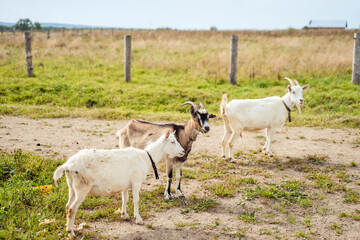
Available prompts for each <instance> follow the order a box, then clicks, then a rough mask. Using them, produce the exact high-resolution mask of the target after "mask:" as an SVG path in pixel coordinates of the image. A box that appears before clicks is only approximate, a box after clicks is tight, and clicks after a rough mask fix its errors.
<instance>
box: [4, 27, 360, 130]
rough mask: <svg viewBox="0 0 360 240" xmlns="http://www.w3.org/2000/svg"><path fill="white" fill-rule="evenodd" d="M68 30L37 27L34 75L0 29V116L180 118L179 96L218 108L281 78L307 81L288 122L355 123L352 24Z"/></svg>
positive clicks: (267, 92) (280, 89) (18, 42)
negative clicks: (334, 27) (127, 48)
mask: <svg viewBox="0 0 360 240" xmlns="http://www.w3.org/2000/svg"><path fill="white" fill-rule="evenodd" d="M71 34H72V33H71V32H70V31H69V32H67V33H66V37H64V38H63V37H62V35H61V34H60V33H57V35H55V34H53V35H54V36H53V37H52V38H50V39H47V38H46V37H45V35H44V34H41V33H36V34H35V36H34V39H33V46H32V49H33V62H34V73H35V77H33V78H27V77H26V72H25V61H24V37H23V36H20V35H18V36H17V37H16V39H15V40H14V39H13V38H12V37H11V36H10V35H2V36H0V40H1V44H0V66H1V67H0V76H1V79H0V81H1V85H0V104H1V105H0V107H1V110H0V113H1V114H5V115H23V116H29V117H33V118H42V117H80V116H81V117H87V118H99V119H130V118H146V119H152V120H174V121H185V119H186V118H187V116H188V114H187V112H188V109H187V108H186V107H181V104H182V103H183V102H185V101H188V100H192V101H194V102H200V101H201V102H203V104H205V106H206V108H207V109H208V110H209V111H212V112H214V113H217V112H218V106H219V102H220V99H221V96H222V94H223V93H228V95H229V98H230V99H233V98H259V97H266V96H271V95H283V94H285V93H286V86H287V84H288V83H287V81H286V80H284V79H283V78H284V77H285V76H288V77H290V78H295V79H297V80H298V81H299V82H300V84H302V85H305V84H306V83H309V84H310V85H311V87H310V89H309V90H307V91H306V92H305V93H304V98H305V102H306V105H305V107H304V114H303V117H302V118H295V121H294V123H293V125H294V126H304V125H305V126H326V127H334V128H339V127H359V126H360V119H359V115H360V113H359V109H360V106H359V102H360V100H359V97H358V93H359V86H354V85H352V83H351V64H352V54H353V52H352V51H353V39H352V36H353V32H351V31H325V32H322V31H320V32H316V31H305V30H301V31H295V30H288V31H267V32H256V31H241V32H223V31H170V30H159V31H116V32H115V33H114V36H112V35H111V33H110V32H106V33H105V32H104V34H103V35H102V34H101V33H100V31H99V32H94V31H93V34H92V35H91V36H89V34H88V33H87V32H83V33H82V35H80V36H72V35H71ZM124 34H131V35H132V39H133V43H132V53H133V55H132V59H133V61H132V63H133V64H132V79H133V80H132V82H131V83H125V82H124V80H123V58H124V56H123V45H124V42H123V36H124ZM232 34H238V35H239V53H238V55H239V56H238V59H239V64H238V85H237V86H236V87H234V86H229V84H228V83H227V82H228V80H227V79H228V68H229V59H230V56H229V54H230V36H231V35H232ZM250 76H251V78H250Z"/></svg>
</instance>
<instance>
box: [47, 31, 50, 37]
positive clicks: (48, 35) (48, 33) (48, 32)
mask: <svg viewBox="0 0 360 240" xmlns="http://www.w3.org/2000/svg"><path fill="white" fill-rule="evenodd" d="M47 38H48V39H49V38H50V30H49V29H48V30H47Z"/></svg>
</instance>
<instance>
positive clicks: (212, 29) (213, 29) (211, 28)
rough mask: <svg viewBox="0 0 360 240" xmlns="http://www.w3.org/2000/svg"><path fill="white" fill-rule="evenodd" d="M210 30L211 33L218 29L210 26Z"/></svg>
mask: <svg viewBox="0 0 360 240" xmlns="http://www.w3.org/2000/svg"><path fill="white" fill-rule="evenodd" d="M210 30H211V31H217V30H218V29H217V27H216V26H211V27H210Z"/></svg>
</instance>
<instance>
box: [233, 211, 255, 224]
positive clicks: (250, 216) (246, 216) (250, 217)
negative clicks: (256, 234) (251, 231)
mask: <svg viewBox="0 0 360 240" xmlns="http://www.w3.org/2000/svg"><path fill="white" fill-rule="evenodd" d="M237 218H238V219H241V220H243V221H244V222H249V223H254V222H257V221H258V219H257V218H256V217H255V212H242V213H240V214H239V215H238V216H237Z"/></svg>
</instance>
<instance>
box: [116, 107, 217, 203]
mask: <svg viewBox="0 0 360 240" xmlns="http://www.w3.org/2000/svg"><path fill="white" fill-rule="evenodd" d="M184 105H190V106H191V109H190V113H191V118H190V120H189V121H188V122H187V123H186V124H185V125H179V124H175V123H167V124H158V123H151V122H147V121H143V120H138V119H136V120H135V119H133V120H130V121H129V122H128V124H126V125H125V127H124V128H123V129H121V130H120V131H118V132H117V134H116V135H117V136H118V137H119V147H120V148H126V147H135V148H140V149H144V148H145V147H146V146H147V145H149V144H150V143H152V142H154V141H155V140H156V139H157V138H158V137H159V136H161V135H162V134H164V133H165V132H167V131H168V130H170V131H176V132H175V136H176V139H177V140H178V141H179V143H180V145H181V146H182V147H183V148H184V149H185V155H184V156H183V157H174V158H169V157H165V160H166V173H167V184H166V188H165V193H164V196H165V199H172V195H171V192H170V188H171V182H172V176H173V175H172V174H173V168H174V169H175V177H176V196H177V197H183V196H184V194H183V193H182V192H181V188H180V185H181V175H182V172H181V168H182V164H183V163H184V162H185V161H186V159H187V156H188V155H189V153H190V151H191V147H192V144H193V142H194V141H195V140H196V137H197V135H198V133H199V132H202V133H207V132H209V131H210V126H209V122H208V121H209V118H214V117H216V116H215V115H213V114H209V113H208V112H207V111H206V109H205V107H204V105H203V104H202V103H200V104H199V106H197V105H196V104H195V103H194V102H191V101H188V102H185V103H184V104H182V106H184Z"/></svg>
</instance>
